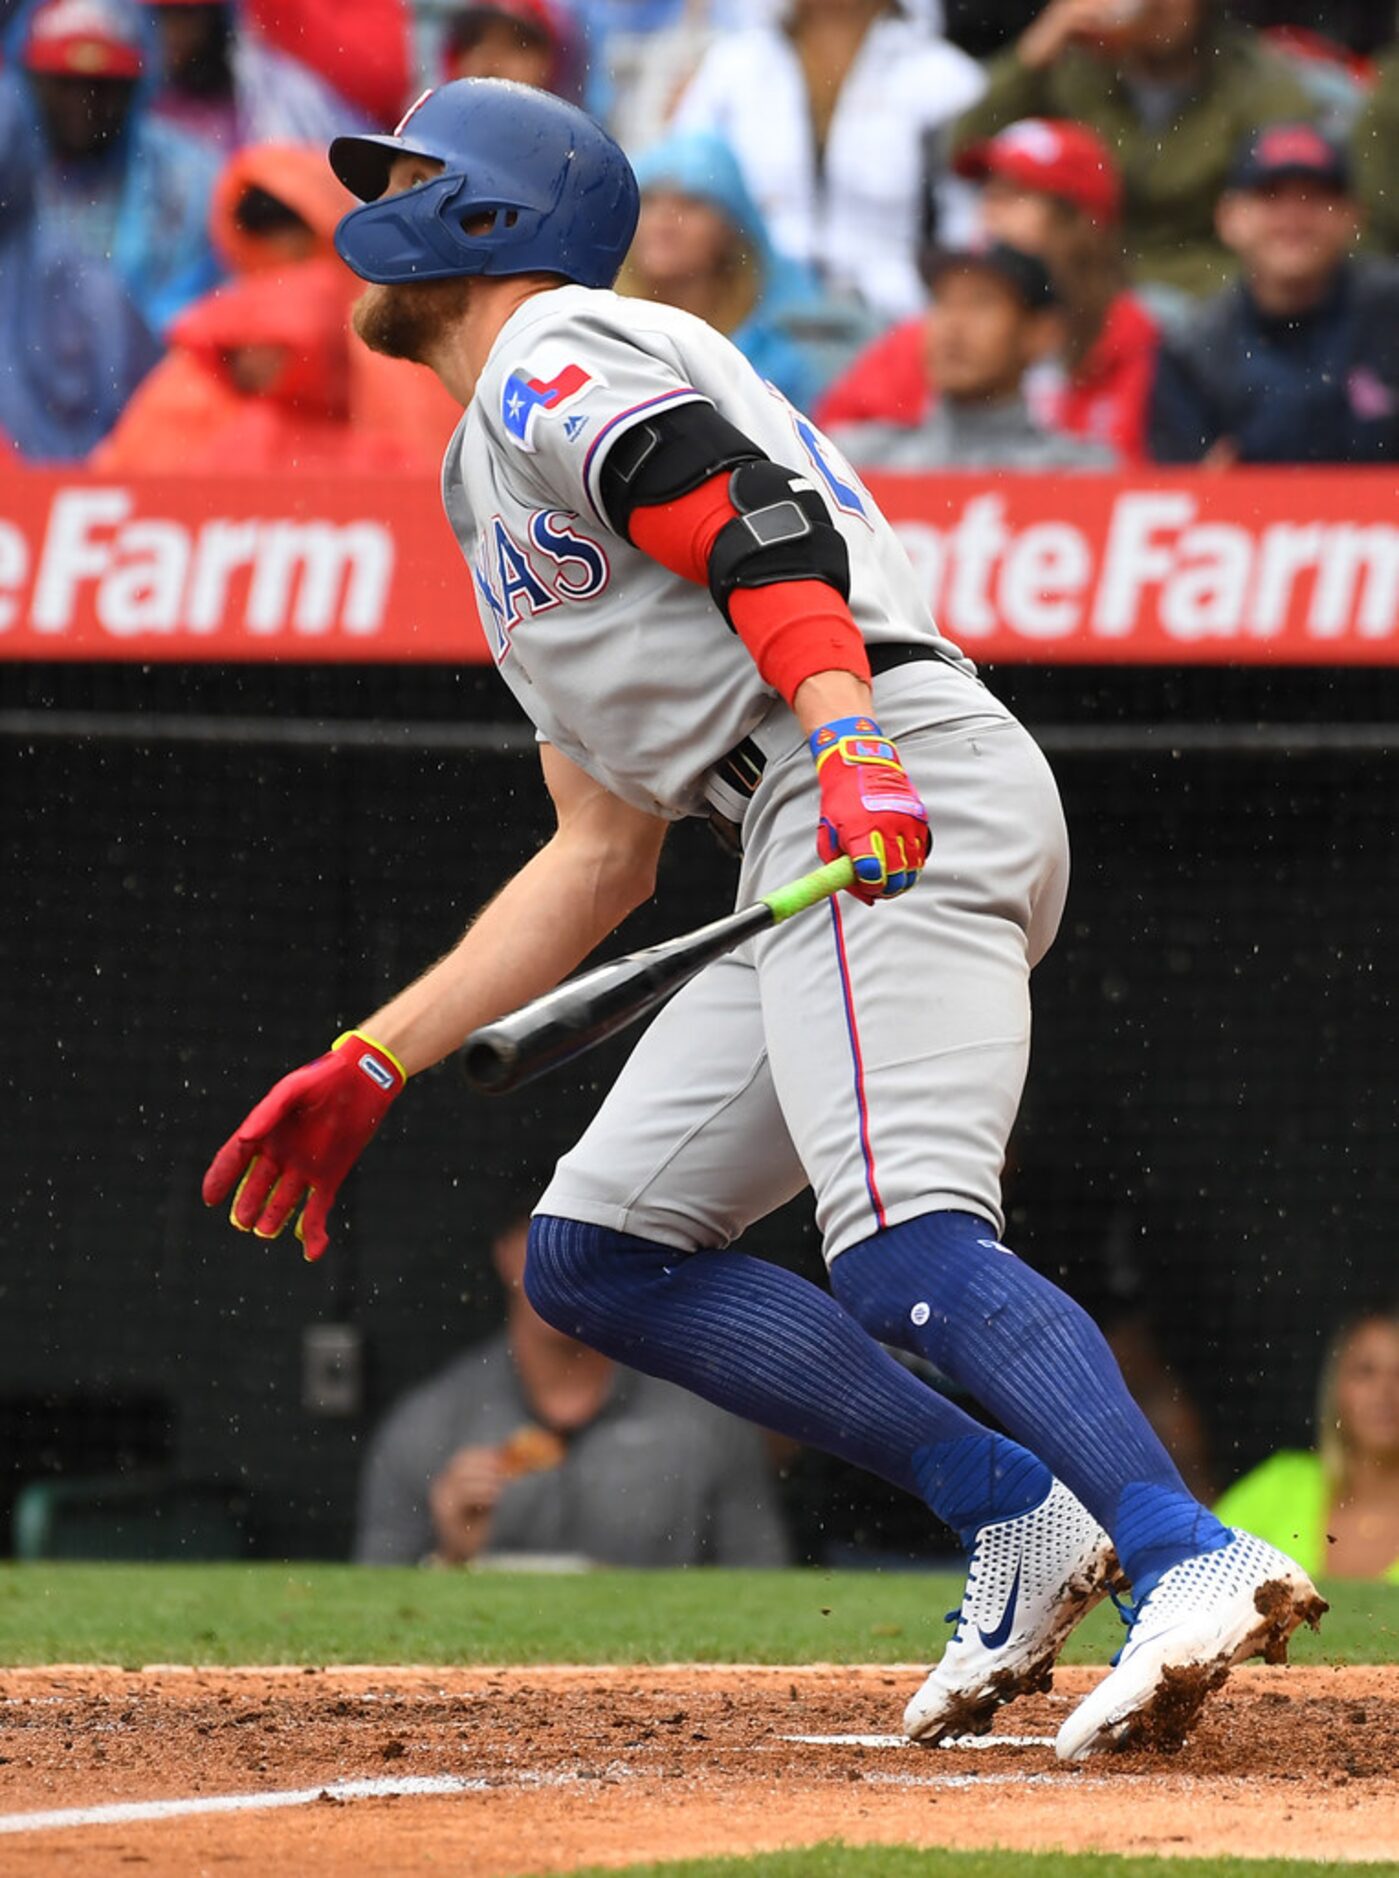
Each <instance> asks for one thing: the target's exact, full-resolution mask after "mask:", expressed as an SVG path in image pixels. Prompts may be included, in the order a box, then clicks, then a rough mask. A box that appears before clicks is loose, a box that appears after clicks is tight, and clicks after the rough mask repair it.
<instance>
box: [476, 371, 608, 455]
mask: <svg viewBox="0 0 1399 1878" xmlns="http://www.w3.org/2000/svg"><path fill="white" fill-rule="evenodd" d="M602 382H603V381H602V379H601V378H600V377H599V376H598V374H597V373H596V372H589V371H585V370H584V368H583V367H582V366H581V365H573V364H569V365H565V366H563V367H562V368H561V369H560V370H559V371H557V372H555V373H554V375H553V377H552V378H542V377H539V376H536V375H535V374H534V373H532V372H528V371H526V370H524V369H523V368H521V367H518V366H517V367H516V369H515V370H514V371H513V372H512V373H511V374H510V376H509V377H508V378H507V379H506V381H505V389H504V391H503V392H502V393H501V401H500V415H501V420H502V422H503V423H504V425H505V433H506V435H507V436H508V437H509V438H510V441H511V442H512V443H516V444H518V445H519V447H520V448H521V449H522V450H529V451H533V450H534V448H535V443H534V426H535V422H536V420H537V418H538V417H539V414H540V412H541V411H548V412H554V411H562V410H564V409H565V407H566V406H568V405H570V404H573V403H574V402H575V401H576V400H577V399H579V398H581V397H582V395H583V393H584V392H585V391H589V390H591V389H592V387H593V386H594V385H600V384H602ZM575 435H576V431H575V430H570V432H569V441H570V442H572V440H573V437H574V436H575Z"/></svg>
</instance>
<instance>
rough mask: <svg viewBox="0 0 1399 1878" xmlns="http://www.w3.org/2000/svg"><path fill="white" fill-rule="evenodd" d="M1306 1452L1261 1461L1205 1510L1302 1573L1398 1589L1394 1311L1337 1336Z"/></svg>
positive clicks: (1398, 1386) (1353, 1323) (1398, 1411)
mask: <svg viewBox="0 0 1399 1878" xmlns="http://www.w3.org/2000/svg"><path fill="white" fill-rule="evenodd" d="M1316 1432H1317V1445H1316V1448H1315V1450H1314V1451H1305V1450H1296V1449H1293V1450H1290V1451H1284V1452H1283V1453H1280V1454H1274V1455H1271V1456H1270V1457H1269V1458H1268V1459H1267V1460H1266V1461H1264V1462H1263V1463H1262V1465H1261V1466H1259V1467H1255V1468H1254V1470H1253V1472H1252V1473H1251V1474H1245V1475H1244V1477H1243V1479H1242V1480H1238V1481H1235V1483H1234V1485H1233V1486H1232V1487H1230V1488H1229V1490H1228V1492H1227V1493H1226V1494H1224V1496H1223V1498H1222V1499H1221V1500H1220V1501H1219V1503H1218V1505H1217V1506H1216V1507H1215V1512H1216V1513H1217V1514H1218V1515H1219V1517H1220V1518H1221V1519H1222V1520H1223V1521H1224V1523H1225V1524H1226V1525H1228V1526H1247V1528H1248V1530H1249V1531H1250V1532H1256V1533H1258V1534H1259V1535H1260V1536H1261V1537H1262V1538H1265V1539H1268V1540H1269V1541H1271V1542H1272V1544H1274V1545H1283V1546H1286V1547H1287V1549H1288V1551H1289V1552H1290V1553H1291V1554H1292V1556H1293V1557H1294V1558H1295V1559H1298V1560H1299V1561H1300V1562H1301V1564H1302V1566H1303V1569H1304V1570H1306V1571H1308V1572H1311V1573H1313V1574H1316V1573H1319V1572H1325V1573H1326V1574H1327V1575H1328V1576H1330V1577H1332V1578H1370V1579H1375V1578H1382V1579H1384V1580H1385V1581H1386V1582H1388V1583H1390V1584H1399V1310H1385V1311H1370V1312H1366V1313H1364V1314H1363V1315H1361V1316H1359V1317H1354V1318H1352V1319H1351V1320H1350V1322H1349V1323H1347V1324H1344V1325H1343V1326H1342V1327H1341V1330H1340V1332H1339V1333H1338V1334H1337V1336H1336V1337H1335V1339H1334V1340H1333V1342H1332V1344H1331V1347H1330V1350H1329V1351H1328V1352H1327V1357H1326V1362H1325V1364H1324V1365H1323V1367H1322V1372H1321V1383H1320V1386H1319V1388H1318V1390H1317V1408H1316Z"/></svg>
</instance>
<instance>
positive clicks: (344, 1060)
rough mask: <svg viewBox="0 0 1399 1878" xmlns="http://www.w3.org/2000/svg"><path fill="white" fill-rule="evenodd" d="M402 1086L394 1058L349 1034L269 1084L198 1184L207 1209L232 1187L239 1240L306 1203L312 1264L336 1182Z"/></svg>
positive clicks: (300, 1229) (272, 1232)
mask: <svg viewBox="0 0 1399 1878" xmlns="http://www.w3.org/2000/svg"><path fill="white" fill-rule="evenodd" d="M407 1080H408V1079H407V1076H406V1075H405V1073H404V1069H403V1065H402V1064H401V1063H400V1062H399V1061H398V1059H397V1057H395V1056H394V1055H393V1054H392V1052H391V1051H388V1050H386V1049H385V1048H384V1046H383V1045H382V1044H381V1043H375V1042H374V1040H373V1039H372V1038H371V1037H366V1036H365V1034H364V1032H363V1031H362V1030H347V1031H346V1032H345V1035H344V1036H343V1037H337V1038H336V1040H335V1042H334V1043H333V1044H332V1045H331V1047H330V1049H329V1050H328V1051H327V1053H326V1054H325V1055H324V1056H318V1057H317V1058H316V1060H315V1062H314V1063H306V1064H303V1066H302V1067H301V1068H300V1069H294V1070H293V1071H292V1073H291V1074H290V1076H283V1078H282V1080H281V1081H280V1082H279V1083H275V1084H274V1085H273V1087H272V1088H271V1089H270V1090H269V1091H268V1092H267V1094H266V1095H265V1096H264V1097H263V1098H262V1100H261V1102H259V1103H258V1105H257V1107H256V1108H255V1109H254V1110H253V1112H252V1114H251V1115H249V1117H248V1119H247V1120H246V1121H245V1122H244V1123H243V1126H242V1127H241V1128H240V1129H239V1130H238V1132H237V1134H236V1135H234V1136H233V1137H232V1139H231V1140H229V1141H226V1142H225V1143H224V1145H223V1146H222V1147H221V1148H220V1149H219V1151H218V1153H217V1154H216V1155H215V1156H214V1158H213V1160H212V1161H211V1162H210V1163H209V1171H208V1172H207V1173H206V1174H205V1176H204V1204H205V1205H206V1206H217V1205H218V1204H219V1202H220V1201H221V1200H223V1199H224V1198H225V1196H226V1195H227V1194H228V1192H229V1191H230V1189H234V1193H233V1205H232V1206H231V1207H230V1208H229V1213H228V1217H229V1218H230V1219H231V1220H232V1222H233V1224H234V1225H235V1226H236V1227H237V1228H238V1230H239V1232H252V1233H256V1234H257V1236H258V1238H259V1239H275V1238H276V1237H277V1235H278V1234H279V1233H280V1232H281V1230H282V1228H283V1227H284V1226H285V1225H286V1223H287V1221H288V1220H289V1219H290V1218H291V1216H292V1214H293V1213H294V1212H295V1211H296V1209H297V1207H299V1206H301V1205H302V1202H303V1201H304V1202H305V1206H304V1209H303V1211H302V1214H301V1217H300V1219H299V1220H298V1221H297V1223H296V1236H297V1238H298V1239H299V1240H300V1241H301V1243H302V1245H303V1246H304V1247H305V1250H306V1256H307V1258H308V1259H318V1258H319V1257H320V1256H321V1254H322V1252H324V1251H325V1249H326V1247H327V1245H328V1244H329V1243H330V1238H329V1234H328V1233H327V1231H326V1218H327V1215H328V1214H329V1212H330V1209H331V1207H332V1206H333V1205H334V1204H335V1196H336V1194H337V1193H338V1192H339V1190H340V1183H341V1181H342V1180H343V1179H344V1178H345V1176H346V1174H348V1173H349V1171H350V1169H351V1168H352V1167H353V1166H354V1164H355V1162H356V1161H357V1160H358V1159H359V1157H360V1155H361V1154H363V1152H364V1150H365V1149H366V1148H367V1147H368V1146H369V1143H370V1142H371V1141H372V1140H373V1138H374V1134H375V1131H376V1129H377V1128H378V1126H379V1124H380V1122H381V1121H383V1119H384V1117H385V1115H387V1114H388V1112H389V1104H390V1103H391V1102H392V1101H393V1099H394V1097H395V1096H396V1095H397V1094H398V1093H399V1091H400V1090H401V1089H402V1087H403V1085H404V1083H405V1082H406V1081H407Z"/></svg>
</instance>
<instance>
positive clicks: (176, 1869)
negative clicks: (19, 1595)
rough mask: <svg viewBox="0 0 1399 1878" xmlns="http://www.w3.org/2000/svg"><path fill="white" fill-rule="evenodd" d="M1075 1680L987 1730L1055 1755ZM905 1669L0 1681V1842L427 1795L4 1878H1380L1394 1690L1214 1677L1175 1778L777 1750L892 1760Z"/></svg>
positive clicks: (56, 1863)
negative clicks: (1317, 1876) (447, 1780)
mask: <svg viewBox="0 0 1399 1878" xmlns="http://www.w3.org/2000/svg"><path fill="white" fill-rule="evenodd" d="M1099 1674H1101V1672H1100V1671H1095V1670H1083V1669H1078V1670H1074V1669H1069V1670H1062V1671H1061V1672H1060V1673H1059V1677H1058V1679H1057V1683H1056V1687H1055V1690H1054V1692H1053V1693H1052V1694H1051V1695H1048V1696H1038V1697H1034V1698H1030V1699H1027V1700H1025V1701H1022V1702H1019V1703H1017V1704H1015V1705H1014V1707H1013V1708H1011V1709H1010V1710H1008V1711H1006V1712H1005V1713H1004V1714H1003V1715H1002V1717H1001V1719H1000V1724H999V1728H998V1730H997V1732H998V1733H999V1734H1001V1735H1004V1736H1017V1737H1025V1736H1046V1735H1052V1734H1053V1733H1054V1731H1055V1729H1056V1728H1057V1726H1058V1724H1059V1722H1060V1720H1061V1719H1062V1717H1063V1715H1064V1713H1065V1712H1066V1709H1067V1707H1068V1705H1069V1703H1070V1702H1072V1701H1074V1700H1076V1699H1077V1698H1078V1696H1080V1695H1081V1694H1082V1693H1083V1692H1084V1690H1086V1689H1087V1688H1088V1687H1089V1685H1090V1684H1091V1683H1092V1682H1093V1681H1094V1680H1095V1678H1096V1677H1097V1676H1098V1675H1099ZM917 1680H918V1676H917V1672H909V1671H904V1670H899V1669H895V1668H889V1667H885V1666H881V1667H879V1668H801V1669H753V1668H744V1667H706V1668H694V1667H686V1668H667V1669H636V1668H628V1669H572V1668H569V1669H528V1670H514V1669H511V1670H503V1669H495V1670H441V1669H384V1668H374V1669H363V1670H356V1669H334V1670H274V1671H269V1670H201V1669H196V1670H180V1669H169V1670H160V1669H151V1670H143V1671H139V1672H132V1671H123V1670H113V1669H85V1668H84V1669H64V1668H56V1669H43V1670H4V1671H0V1824H5V1823H7V1822H8V1821H9V1820H11V1819H13V1816H14V1815H16V1814H21V1813H25V1812H40V1811H45V1812H47V1811H51V1810H55V1809H59V1808H77V1807H90V1806H100V1805H109V1804H113V1803H117V1802H130V1801H143V1800H157V1799H158V1800H178V1799H190V1798H201V1797H204V1798H208V1797H212V1796H216V1795H224V1794H256V1793H268V1794H270V1793H272V1792H274V1791H277V1790H282V1789H290V1788H308V1787H310V1788H314V1787H318V1786H320V1785H322V1784H323V1783H327V1782H331V1781H343V1780H347V1779H363V1778H370V1777H385V1776H395V1775H444V1774H445V1775H454V1776H458V1777H464V1778H467V1779H470V1780H471V1781H472V1782H473V1783H475V1782H480V1783H482V1784H481V1786H480V1787H479V1788H475V1787H474V1788H473V1790H470V1791H462V1792H458V1793H453V1794H450V1795H448V1796H433V1797H421V1796H411V1797H402V1798H398V1799H387V1798H385V1799H362V1800H355V1801H353V1802H349V1803H346V1802H337V1801H335V1800H333V1799H329V1798H323V1799H321V1800H319V1801H317V1802H315V1803H313V1804H310V1805H305V1806H299V1807H295V1808H288V1809H286V1810H282V1811H276V1812H257V1811H251V1812H243V1813H238V1814H236V1815H219V1816H212V1817H181V1818H170V1819H162V1820H158V1821H149V1822H141V1823H133V1824H125V1825H120V1826H113V1825H110V1824H94V1825H88V1826H78V1827H69V1828H64V1829H54V1830H46V1831H41V1832H23V1833H13V1834H7V1835H6V1836H5V1837H4V1838H3V1839H0V1845H3V1857H0V1867H2V1868H3V1870H4V1872H5V1874H6V1878H30V1875H31V1874H37V1873H41V1872H42V1873H73V1874H79V1873H80V1874H82V1878H89V1875H91V1878H105V1875H106V1874H109V1873H112V1874H115V1873H118V1872H120V1873H123V1874H126V1873H130V1872H132V1871H134V1870H139V1871H141V1872H142V1873H143V1874H145V1875H146V1878H165V1874H170V1875H171V1878H174V1874H180V1878H187V1875H188V1874H194V1873H199V1872H210V1873H213V1872H219V1873H223V1872H236V1871H239V1870H241V1871H245V1872H247V1873H249V1874H255V1873H256V1874H262V1873H269V1872H275V1871H276V1870H277V1869H278V1868H279V1867H289V1868H290V1867H299V1868H300V1869H301V1870H302V1871H305V1872H314V1873H315V1874H316V1875H317V1878H352V1875H353V1878H364V1874H365V1873H379V1872H382V1873H392V1874H395V1878H419V1875H420V1874H428V1873H433V1874H441V1873H445V1872H452V1873H459V1874H471V1875H472V1878H516V1875H518V1874H522V1873H535V1872H544V1871H549V1872H564V1871H568V1870H570V1869H572V1868H575V1867H577V1866H581V1865H587V1864H609V1865H622V1864H627V1863H631V1862H633V1861H639V1860H644V1859H663V1858H674V1857H681V1856H699V1855H706V1854H715V1853H723V1852H748V1851H756V1850H768V1849H776V1848H778V1847H784V1846H799V1845H808V1844H813V1843H815V1842H816V1841H818V1840H821V1839H829V1838H842V1839H845V1840H848V1841H850V1842H851V1843H873V1842H902V1843H909V1844H918V1845H925V1846H960V1847H966V1846H1004V1847H1007V1848H1013V1849H1017V1850H1032V1849H1042V1848H1050V1847H1062V1848H1067V1849H1073V1850H1098V1851H1116V1852H1158V1853H1176V1854H1187V1853H1195V1854H1204V1853H1234V1854H1238V1855H1247V1856H1255V1857H1261V1856H1265V1855H1266V1856H1274V1857H1293V1858H1297V1857H1303V1858H1327V1859H1346V1860H1352V1859H1353V1860H1395V1859H1399V1668H1384V1669H1357V1668H1348V1669H1341V1668H1336V1669H1331V1668H1318V1667H1305V1668H1296V1669H1286V1668H1276V1669H1268V1668H1250V1669H1246V1670H1240V1671H1236V1672H1235V1674H1234V1676H1233V1677H1232V1678H1231V1680H1230V1682H1229V1684H1228V1686H1227V1687H1226V1688H1225V1689H1224V1691H1223V1692H1222V1693H1221V1694H1220V1695H1218V1696H1216V1697H1215V1698H1214V1699H1213V1700H1212V1702H1211V1703H1210V1705H1209V1707H1208V1708H1207V1710H1206V1712H1205V1715H1204V1716H1203V1717H1202V1719H1201V1721H1200V1723H1199V1725H1198V1727H1197V1729H1196V1731H1195V1733H1194V1735H1193V1736H1192V1737H1191V1739H1190V1740H1189V1741H1188V1742H1187V1743H1186V1744H1185V1745H1184V1746H1183V1747H1182V1748H1181V1749H1180V1750H1179V1751H1178V1752H1176V1753H1174V1754H1171V1755H1163V1754H1160V1753H1145V1752H1139V1753H1126V1754H1115V1755H1108V1756H1104V1757H1100V1758H1098V1759H1095V1760H1093V1761H1091V1762H1089V1763H1087V1764H1086V1765H1085V1766H1084V1767H1083V1768H1082V1769H1069V1768H1061V1767H1060V1766H1059V1765H1058V1764H1057V1763H1056V1762H1055V1759H1054V1755H1053V1751H1052V1749H1051V1748H1049V1747H1047V1746H1042V1745H1033V1746H1015V1745H1012V1744H1011V1743H1010V1742H1009V1741H1007V1742H1006V1743H1005V1744H1004V1745H1002V1746H997V1747H987V1748H979V1749H975V1750H972V1749H967V1748H961V1747H958V1748H952V1749H936V1750H931V1751H926V1750H920V1749H918V1748H913V1747H906V1746H903V1747H861V1746H834V1745H820V1746H811V1745H801V1744H798V1743H796V1742H794V1741H792V1740H790V1739H788V1738H787V1737H790V1736H793V1735H839V1734H876V1735H880V1734H893V1733H896V1732H897V1730H898V1725H899V1714H900V1711H901V1709H902V1705H903V1702H904V1699H905V1697H906V1696H907V1694H908V1693H909V1691H910V1690H911V1688H912V1687H914V1686H915V1685H916V1682H917Z"/></svg>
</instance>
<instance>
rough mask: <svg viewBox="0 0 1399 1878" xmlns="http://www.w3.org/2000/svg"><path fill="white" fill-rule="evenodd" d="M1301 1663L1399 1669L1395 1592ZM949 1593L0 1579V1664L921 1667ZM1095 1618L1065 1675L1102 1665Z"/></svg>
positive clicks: (132, 1569)
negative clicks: (1079, 1666)
mask: <svg viewBox="0 0 1399 1878" xmlns="http://www.w3.org/2000/svg"><path fill="white" fill-rule="evenodd" d="M1325 1590H1326V1595H1327V1596H1328V1597H1329V1598H1330V1600H1331V1604H1332V1611H1331V1614H1330V1616H1329V1617H1328V1618H1327V1620H1326V1625H1325V1628H1324V1630H1323V1632H1322V1634H1321V1636H1320V1637H1313V1636H1311V1635H1310V1634H1309V1633H1306V1634H1304V1635H1303V1636H1302V1637H1301V1638H1299V1639H1298V1641H1297V1642H1296V1643H1295V1644H1294V1647H1293V1660H1294V1661H1296V1662H1303V1663H1318V1662H1321V1663H1393V1662H1399V1586H1394V1585H1368V1584H1365V1585H1357V1584H1353V1583H1349V1584H1330V1585H1328V1586H1326V1587H1325ZM960 1591H961V1581H960V1579H958V1578H954V1577H951V1576H948V1575H946V1574H943V1573H937V1574H914V1573H887V1574H881V1573H874V1572H824V1571H807V1572H801V1571H793V1572H738V1571H735V1572H720V1571H682V1572H620V1571H619V1572H592V1573H587V1574H584V1575H582V1576H579V1577H548V1576H538V1575H534V1574H528V1573H519V1574H516V1573H494V1572H490V1573H475V1572H433V1571H412V1570H397V1569H391V1570H364V1569H357V1568H356V1567H354V1566H349V1565H86V1564H85V1565H4V1566H0V1665H14V1664H21V1663H54V1662H68V1663H72V1662H95V1663H115V1664H118V1665H122V1666H131V1665H135V1664H141V1663H156V1662H159V1663H211V1664H218V1663H443V1664H447V1663H570V1662H571V1663H659V1662H730V1663H735V1662H738V1663H742V1662H751V1663H804V1662H841V1663H871V1662H875V1663H877V1662H885V1663H888V1662H922V1661H924V1660H925V1659H926V1660H928V1661H932V1660H934V1659H935V1658H936V1656H937V1655H938V1653H939V1651H940V1650H941V1648H942V1643H943V1639H944V1638H945V1636H946V1634H947V1633H946V1630H945V1628H944V1626H943V1624H942V1622H941V1618H942V1613H943V1612H944V1611H947V1610H950V1609H951V1608H952V1606H953V1605H954V1604H955V1603H956V1601H957V1599H958V1597H959V1595H960ZM1121 1634H1122V1633H1121V1627H1120V1625H1119V1624H1118V1622H1117V1619H1116V1617H1115V1615H1114V1613H1113V1611H1112V1609H1111V1607H1110V1606H1107V1607H1105V1608H1103V1609H1101V1610H1098V1611H1095V1612H1094V1614H1093V1616H1092V1617H1091V1618H1089V1620H1088V1622H1087V1623H1086V1624H1084V1625H1083V1626H1082V1627H1081V1628H1080V1630H1079V1632H1078V1633H1077V1635H1076V1636H1075V1637H1074V1638H1073V1640H1072V1641H1071V1643H1070V1645H1069V1648H1068V1650H1067V1652H1066V1654H1065V1661H1066V1662H1070V1663H1073V1662H1082V1663H1093V1662H1103V1661H1105V1660H1106V1658H1107V1656H1108V1655H1109V1654H1110V1653H1111V1652H1112V1651H1113V1650H1114V1649H1115V1648H1116V1647H1117V1643H1118V1641H1119V1640H1120V1638H1121Z"/></svg>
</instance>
